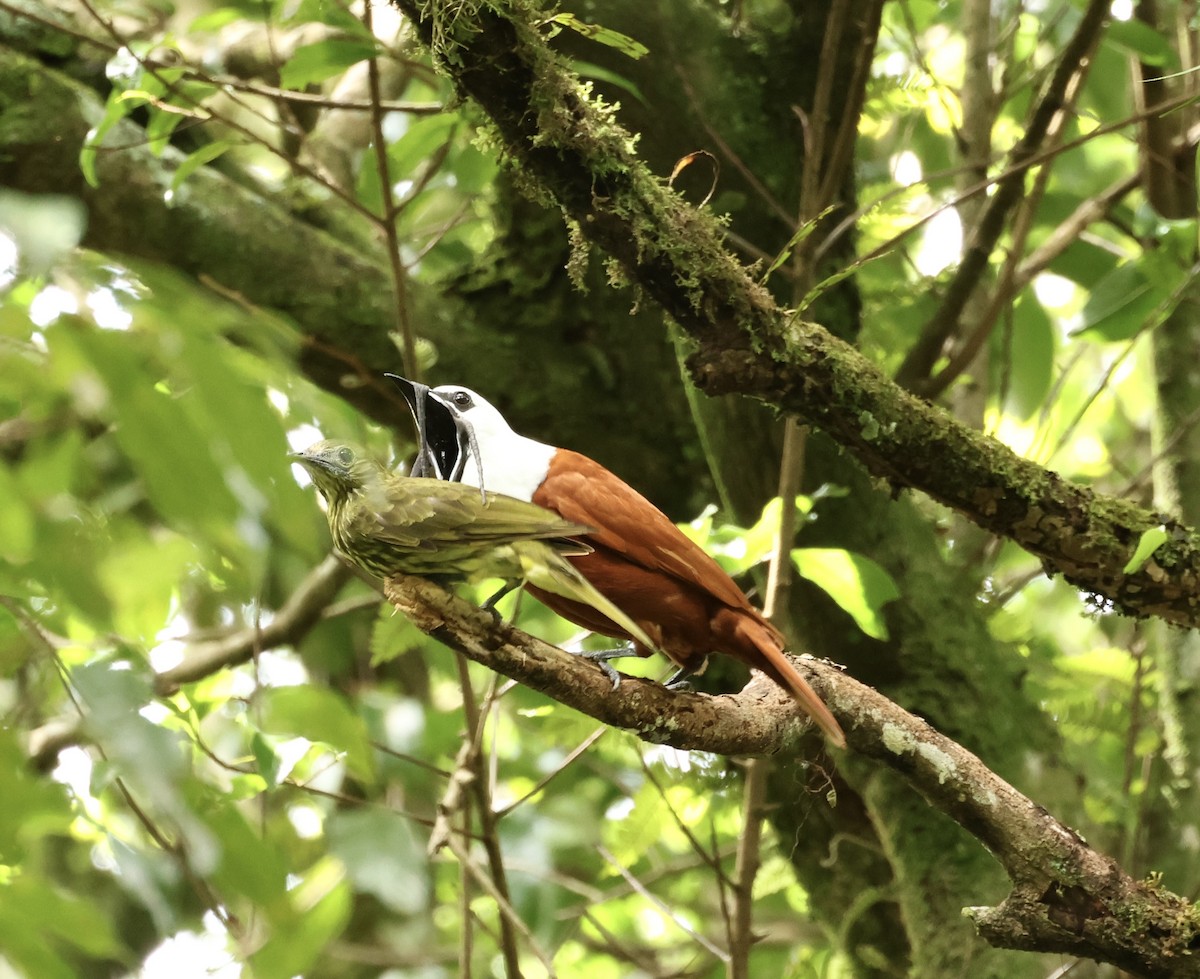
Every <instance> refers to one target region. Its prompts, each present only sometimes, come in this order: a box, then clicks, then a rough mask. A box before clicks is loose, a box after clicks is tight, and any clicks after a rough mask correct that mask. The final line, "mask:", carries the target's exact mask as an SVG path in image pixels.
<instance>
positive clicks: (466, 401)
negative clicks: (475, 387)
mask: <svg viewBox="0 0 1200 979" xmlns="http://www.w3.org/2000/svg"><path fill="white" fill-rule="evenodd" d="M450 400H451V401H453V402H454V405H455V407H456V408H461V409H462V410H463V411H466V410H467V409H468V408H473V407H474V406H475V402H474V401H472V400H471V396H470V395H469V394H467V392H466V391H455V392H454V394H453V395H452V397H451V399H450Z"/></svg>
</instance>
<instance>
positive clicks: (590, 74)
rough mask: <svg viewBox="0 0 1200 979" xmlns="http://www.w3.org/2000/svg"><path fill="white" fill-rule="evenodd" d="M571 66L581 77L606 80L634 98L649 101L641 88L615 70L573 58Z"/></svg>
mask: <svg viewBox="0 0 1200 979" xmlns="http://www.w3.org/2000/svg"><path fill="white" fill-rule="evenodd" d="M571 67H572V68H574V69H575V71H576V73H578V74H579V76H580V77H582V78H594V79H596V81H598V82H606V83H607V84H609V85H612V86H613V87H614V88H619V89H622V90H624V91H626V92H628V93H629V94H630V95H632V96H633V97H634V98H635V99H637V100H638V101H639V102H641V103H642V105H646V106H648V105H649V104H650V103H649V102H647V101H646V96H644V95H643V94H642V90H641V89H640V88H638V87H637V85H635V84H634V83H633V82H631V81H630V80H629V79H628V78H626V77H625V76H624V75H619V74H617V72H615V71H610V70H609V69H608V68H605V67H603V66H601V65H597V64H593V63H592V62H590V61H580V60H578V59H574V60H572V61H571Z"/></svg>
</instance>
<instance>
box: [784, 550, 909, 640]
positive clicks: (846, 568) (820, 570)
mask: <svg viewBox="0 0 1200 979" xmlns="http://www.w3.org/2000/svg"><path fill="white" fill-rule="evenodd" d="M792 563H793V564H795V566H796V570H797V571H798V572H800V574H801V575H802V576H803V577H805V578H807V579H808V580H809V581H811V582H812V583H813V584H815V585H817V586H819V587H820V588H822V589H823V590H824V591H825V592H826V593H827V594H828V595H829V597H830V598H832V599H833V600H834V601H835V602H837V603H838V605H840V606H841V607H842V608H843V609H844V610H845V611H846V612H848V613H849V614H850V615H851V616H852V617H853V619H854V621H855V622H856V623H858V627H859V628H860V629H862V631H863V632H865V633H866V634H867V635H868V636H871V637H873V638H875V639H887V637H888V631H887V626H886V624H885V623H884V621H883V616H882V614H881V612H882V609H883V606H884V605H886V604H887V603H888V602H890V601H892V600H893V599H896V598H899V597H900V589H899V588H897V587H896V582H895V581H893V580H892V576H891V575H890V574H888V573H887V571H885V570H884V569H883V568H882V567H881V566H880V565H878V564H876V563H875V562H874V561H872V560H871V559H870V558H868V557H863V555H861V554H854V553H852V552H850V551H845V550H842V549H841V548H837V547H798V548H796V549H795V550H793V551H792Z"/></svg>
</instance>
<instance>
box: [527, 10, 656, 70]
mask: <svg viewBox="0 0 1200 979" xmlns="http://www.w3.org/2000/svg"><path fill="white" fill-rule="evenodd" d="M544 23H547V24H555V25H557V26H559V27H568V28H570V29H571V30H573V31H575V33H577V34H582V35H583V36H584V37H587V38H591V39H592V40H593V41H598V42H599V43H600V44H605V45H607V46H608V47H610V48H616V50H618V51H620V52H621V53H622V54H623V55H625V56H626V57H629V58H635V59H636V58H643V57H645V56H646V55H647V54H649V53H650V49H649V48H648V47H646V45H644V44H642V43H641V41H635V40H634V39H633V38H631V37H630V36H629V35H628V34H622V33H621V32H620V31H614V30H612V29H611V28H609V27H602V26H601V25H599V24H590V23H588V22H587V21H585V20H580V19H579V18H578V17H576V16H575V15H574V14H566V13H562V14H555V15H554V16H553V17H549V18H547V19H546V20H545V21H544Z"/></svg>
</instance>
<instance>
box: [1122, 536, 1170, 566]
mask: <svg viewBox="0 0 1200 979" xmlns="http://www.w3.org/2000/svg"><path fill="white" fill-rule="evenodd" d="M1169 538H1170V533H1169V532H1168V531H1167V528H1166V527H1163V526H1162V525H1159V526H1158V527H1151V528H1150V529H1149V530H1143V531H1142V536H1141V537H1139V538H1138V543H1137V547H1136V548H1134V551H1133V556H1132V557H1131V558H1130V559H1129V561H1128V562H1127V563H1126V564H1125V567H1124V568H1122V569H1121V570H1123V571H1124V572H1125V574H1133V573H1134V572H1135V571H1140V570H1141V569H1142V565H1144V564H1145V563H1146V562H1147V561H1149V560H1150V556H1151V555H1152V554H1153V553H1154V552H1155V551H1157V550H1158V549H1159V548H1160V547H1162V546H1163V544H1165V543H1166V542H1167V540H1168V539H1169Z"/></svg>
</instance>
